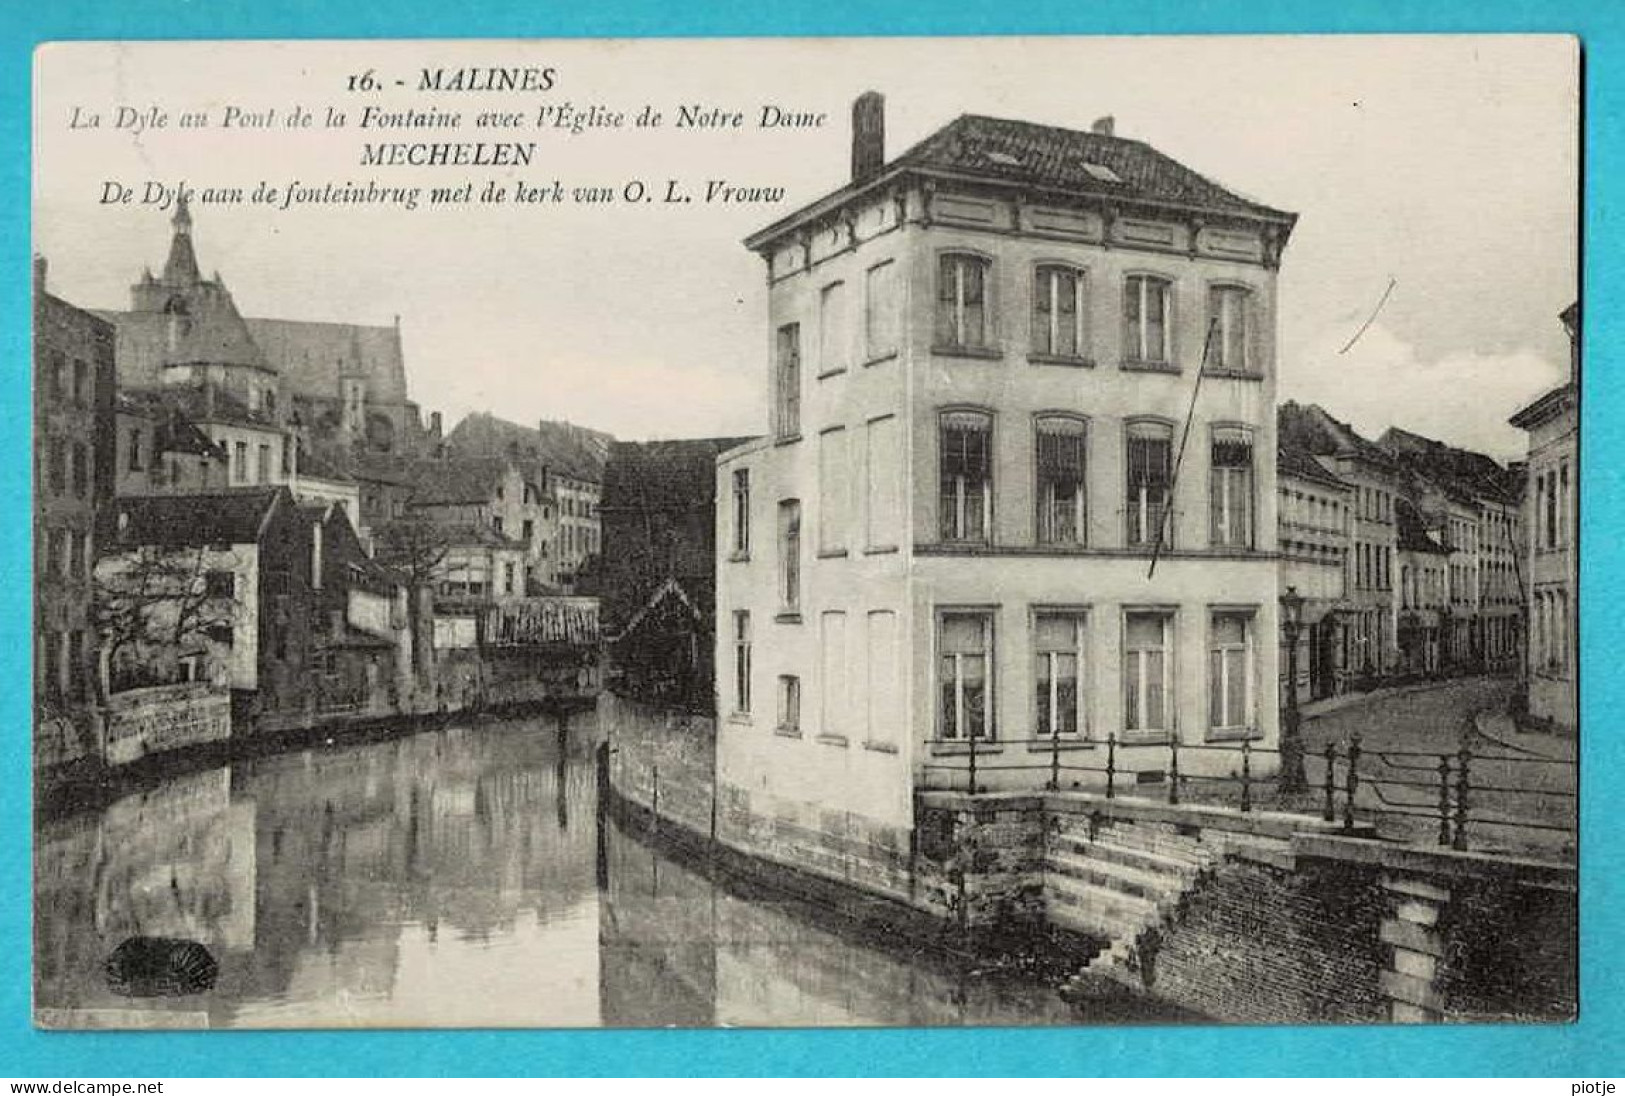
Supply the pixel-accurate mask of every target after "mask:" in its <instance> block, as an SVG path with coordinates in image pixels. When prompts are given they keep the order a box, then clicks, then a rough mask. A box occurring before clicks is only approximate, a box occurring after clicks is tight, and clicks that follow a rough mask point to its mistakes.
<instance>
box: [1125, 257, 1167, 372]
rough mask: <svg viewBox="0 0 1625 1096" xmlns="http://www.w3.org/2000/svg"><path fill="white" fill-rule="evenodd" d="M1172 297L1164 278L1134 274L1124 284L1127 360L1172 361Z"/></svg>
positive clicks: (1160, 362) (1158, 362) (1159, 362)
mask: <svg viewBox="0 0 1625 1096" xmlns="http://www.w3.org/2000/svg"><path fill="white" fill-rule="evenodd" d="M1171 297H1172V293H1171V286H1170V283H1169V282H1168V280H1167V279H1165V278H1157V277H1153V276H1151V275H1149V274H1131V275H1129V277H1128V278H1127V279H1125V280H1124V282H1123V358H1124V360H1126V361H1131V362H1151V363H1157V364H1162V363H1166V362H1168V361H1170V360H1171V359H1172V354H1171V352H1170V346H1169V343H1170V340H1169V338H1168V322H1169V312H1170V304H1171Z"/></svg>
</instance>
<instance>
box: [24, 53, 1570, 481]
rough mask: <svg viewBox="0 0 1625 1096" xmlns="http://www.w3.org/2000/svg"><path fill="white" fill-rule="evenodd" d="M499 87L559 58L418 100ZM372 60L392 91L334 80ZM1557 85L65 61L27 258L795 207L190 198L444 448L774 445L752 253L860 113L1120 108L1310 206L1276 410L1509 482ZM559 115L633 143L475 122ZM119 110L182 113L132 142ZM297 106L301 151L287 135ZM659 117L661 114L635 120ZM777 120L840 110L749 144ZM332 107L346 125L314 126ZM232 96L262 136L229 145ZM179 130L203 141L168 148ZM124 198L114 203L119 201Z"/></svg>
mask: <svg viewBox="0 0 1625 1096" xmlns="http://www.w3.org/2000/svg"><path fill="white" fill-rule="evenodd" d="M491 65H498V66H520V67H523V66H533V67H536V68H538V69H542V68H551V69H553V76H552V80H551V82H552V84H553V86H552V88H551V89H550V90H548V91H545V92H531V93H520V92H510V93H506V94H502V95H497V94H484V95H482V94H453V93H441V94H438V95H436V94H432V93H419V92H417V91H416V90H415V86H416V84H417V81H418V79H419V73H420V72H421V70H422V69H423V68H425V67H430V68H439V67H444V68H447V69H452V68H457V67H463V66H491ZM369 71H370V72H371V73H372V74H373V76H374V78H375V79H376V80H378V81H379V82H380V84H381V85H382V86H381V88H380V89H379V90H377V91H372V92H370V93H369V92H365V91H350V90H348V88H347V85H348V81H349V78H351V77H360V76H362V75H364V74H366V73H368V72H369ZM397 78H398V79H400V80H401V81H402V84H401V85H400V86H396V85H395V84H394V80H395V79H397ZM1577 81H1578V68H1577V51H1576V45H1575V42H1574V41H1573V39H1570V38H1566V37H1556V36H1552V37H1540V38H1530V37H1515V36H1480V37H1443V36H1432V37H1423V36H1414V37H1278V38H1234V37H1232V38H1106V39H1089V38H1045V39H1021V38H1004V39H890V40H879V39H867V40H864V39H826V40H804V41H786V40H717V41H693V40H686V41H602V42H582V41H546V40H539V41H527V42H468V41H459V42H444V43H436V42H398V43H364V44H356V43H311V42H298V43H234V44H195V43H143V44H124V45H112V44H97V43H84V44H80V43H74V44H65V45H53V46H48V47H45V48H44V49H43V50H42V51H41V52H40V53H39V54H38V57H37V61H36V71H35V88H36V116H35V121H36V126H35V182H34V210H35V241H34V243H35V250H36V252H38V253H41V254H44V255H45V256H46V257H47V258H48V260H49V262H50V284H51V289H52V291H53V292H54V293H56V294H58V295H59V296H62V297H64V298H66V299H67V300H70V301H72V302H74V303H76V304H79V305H82V306H85V307H94V308H122V307H127V302H128V296H129V286H130V284H131V283H132V282H133V281H135V280H136V279H137V278H138V277H139V276H140V273H141V271H142V269H143V268H145V267H151V268H153V269H154V270H157V269H160V268H161V267H162V264H163V260H164V256H165V254H166V253H167V250H168V245H169V235H170V226H169V222H168V218H169V213H170V211H169V210H168V209H160V208H159V207H158V206H157V205H156V204H154V205H142V204H141V197H142V196H143V193H144V190H145V184H146V183H148V182H149V181H157V182H163V183H167V184H171V185H173V184H174V183H175V182H177V181H180V180H185V181H186V182H187V183H188V184H190V185H192V186H194V187H198V188H202V187H206V186H215V187H231V186H237V187H242V188H244V193H245V195H247V194H249V193H251V191H252V189H253V188H254V187H255V186H256V185H257V184H258V183H259V182H260V181H262V180H263V181H264V182H265V183H267V184H268V185H270V186H273V187H278V188H286V186H287V184H288V182H289V181H291V180H298V181H300V182H301V183H302V184H305V185H308V184H309V183H311V182H316V183H318V184H319V183H322V182H327V181H333V182H336V183H339V182H345V181H349V182H354V183H362V182H365V181H366V180H367V179H368V178H374V179H377V180H378V181H379V182H380V183H386V184H390V185H407V186H411V185H418V186H422V187H424V188H425V189H426V188H428V187H430V186H435V185H447V184H451V183H455V182H460V181H462V179H464V178H470V179H473V180H476V181H477V182H480V181H483V180H484V179H486V178H496V179H498V180H500V181H502V182H504V183H506V184H512V183H514V182H516V181H525V182H527V183H529V184H531V185H535V186H540V185H547V184H549V183H551V182H552V181H553V180H555V179H556V180H558V181H559V182H560V183H561V184H562V185H563V186H564V187H565V188H566V189H567V190H568V189H570V188H573V187H575V186H583V185H590V186H605V187H610V188H612V189H616V190H619V189H620V188H621V187H623V186H624V185H625V184H626V183H627V182H629V181H631V180H634V179H636V180H641V181H644V182H645V183H646V185H649V186H651V187H652V188H653V189H655V191H656V192H661V191H663V188H664V186H665V180H667V179H677V180H679V185H681V186H683V187H685V188H688V189H691V190H693V191H695V192H696V193H699V192H701V191H703V188H704V187H705V186H706V184H707V183H708V182H710V181H712V180H726V181H728V182H730V183H735V184H745V185H768V186H782V187H783V188H784V190H785V198H784V201H783V202H782V203H781V204H778V205H749V204H746V205H731V204H725V203H706V202H705V201H703V200H700V199H696V201H694V202H692V203H690V204H687V205H667V204H665V203H660V202H655V203H632V204H628V203H625V202H621V201H617V202H613V203H609V204H577V203H573V202H566V203H562V204H525V205H516V204H513V203H511V202H509V203H504V204H500V205H482V204H480V203H478V202H477V201H475V202H470V203H467V204H456V205H446V206H442V207H439V208H428V207H426V206H420V208H418V209H417V210H415V211H405V210H402V209H400V208H398V207H392V206H385V205H377V206H328V207H321V206H312V205H295V206H293V207H292V208H289V209H277V208H272V207H268V206H265V205H255V204H252V203H245V204H242V205H217V204H199V203H197V202H194V204H193V216H194V221H195V238H196V247H197V253H198V258H199V262H200V264H201V265H202V267H203V269H204V270H205V271H206V272H208V271H218V272H219V273H220V274H221V275H222V276H223V277H224V279H225V281H226V283H227V285H228V286H229V287H230V289H231V291H232V293H233V295H234V296H235V298H236V301H237V303H238V306H239V308H240V309H241V310H242V311H243V312H244V313H245V314H246V315H251V316H270V317H279V318H286V319H305V320H328V321H340V322H355V323H377V324H387V323H391V322H394V318H395V317H396V316H399V317H400V321H399V322H400V325H401V331H402V339H403V345H404V349H405V355H406V363H407V370H408V378H409V383H410V386H411V392H412V396H413V398H414V399H415V400H416V401H417V402H418V403H419V404H420V405H421V406H422V407H423V409H424V411H425V413H427V412H429V411H435V410H438V411H441V412H443V413H444V414H445V417H446V422H447V425H448V427H449V426H450V425H451V424H452V423H453V422H455V421H456V420H458V419H460V418H461V417H462V416H463V415H464V414H466V413H468V412H471V411H490V412H492V413H494V414H497V415H500V416H502V417H505V418H509V419H513V420H515V421H521V422H525V421H531V420H535V419H538V418H549V419H568V420H570V421H574V422H577V423H581V424H583V425H587V426H593V427H596V428H599V429H604V430H608V431H610V432H611V433H613V434H615V435H617V436H619V437H623V438H654V437H684V436H721V435H736V434H749V433H759V432H761V431H762V430H763V429H764V428H765V422H766V382H767V370H766V367H765V363H766V361H767V354H768V352H769V334H768V325H767V313H766V285H765V280H764V275H763V265H762V262H761V260H760V259H759V258H757V257H756V256H755V255H753V254H751V253H750V252H749V251H747V250H746V249H745V248H744V247H743V245H742V243H741V241H742V240H743V238H744V237H745V236H747V235H748V234H750V233H751V232H752V231H754V230H755V229H758V228H760V227H763V226H764V225H766V224H769V223H771V222H772V221H774V220H777V219H778V218H779V217H781V216H783V215H785V214H787V213H789V212H791V211H793V210H794V209H796V208H799V207H800V206H801V205H803V204H805V203H807V202H809V201H812V200H814V199H816V198H818V197H820V196H822V195H823V194H825V193H827V192H829V191H831V190H833V189H835V188H837V187H838V186H840V185H841V184H842V183H843V182H844V181H845V178H846V175H847V167H848V148H849V139H850V137H849V130H848V123H847V119H848V117H849V111H850V104H851V101H852V100H853V99H854V98H855V97H856V96H857V95H858V94H860V93H862V92H863V91H866V90H871V89H873V90H877V91H880V92H882V93H883V94H884V95H885V96H886V139H887V154H888V157H890V156H892V155H896V154H897V153H899V152H901V151H902V150H904V149H905V148H907V147H908V146H909V145H911V144H913V143H914V142H915V141H917V140H919V139H921V138H923V137H925V136H926V135H928V134H929V133H931V132H932V131H934V130H935V129H937V128H939V127H940V126H942V125H944V124H946V123H947V122H949V121H951V120H952V119H953V118H954V117H956V116H957V115H959V114H961V113H979V114H992V115H998V116H1003V117H1010V118H1020V119H1025V120H1030V121H1035V122H1043V123H1047V124H1053V125H1059V126H1068V127H1074V128H1079V129H1084V128H1088V126H1089V125H1090V123H1091V122H1092V121H1093V120H1094V119H1096V118H1098V117H1100V116H1102V115H1107V114H1110V115H1112V116H1113V117H1114V118H1115V119H1116V132H1117V134H1118V135H1119V136H1124V137H1131V138H1134V139H1137V140H1142V141H1145V142H1147V143H1149V144H1151V145H1153V146H1154V147H1156V148H1158V149H1160V150H1161V151H1163V152H1165V153H1167V154H1168V155H1170V156H1172V157H1174V158H1175V159H1177V160H1180V161H1181V162H1183V163H1184V164H1186V165H1187V166H1189V167H1191V168H1193V169H1194V170H1196V171H1198V172H1200V173H1202V174H1204V175H1206V176H1208V177H1209V178H1212V179H1214V180H1215V181H1217V182H1219V183H1221V184H1223V185H1225V186H1226V187H1228V188H1229V189H1231V190H1233V191H1235V192H1237V193H1240V194H1243V195H1245V196H1247V197H1251V198H1254V199H1256V200H1259V201H1262V202H1265V203H1267V204H1269V205H1272V206H1274V207H1276V208H1279V209H1286V210H1291V211H1294V212H1296V213H1298V214H1299V218H1300V219H1299V222H1298V225H1297V228H1296V229H1295V231H1294V234H1293V237H1292V240H1291V242H1290V243H1289V245H1288V247H1287V249H1286V252H1285V255H1284V257H1283V261H1282V266H1281V272H1280V316H1279V325H1280V331H1279V335H1280V343H1279V346H1280V356H1279V364H1278V368H1279V372H1280V385H1279V393H1278V394H1279V398H1280V399H1282V400H1286V399H1296V400H1300V401H1311V402H1318V403H1320V404H1322V405H1323V406H1325V407H1326V408H1328V410H1330V411H1331V412H1332V413H1333V414H1335V415H1337V416H1338V417H1339V418H1343V419H1346V420H1349V421H1351V422H1352V423H1353V424H1354V425H1355V427H1356V428H1357V429H1359V430H1361V431H1362V432H1364V433H1367V434H1368V435H1370V436H1375V435H1377V434H1379V433H1381V431H1382V430H1383V429H1384V428H1386V427H1387V426H1389V425H1398V426H1401V427H1404V428H1406V429H1409V430H1413V431H1416V432H1419V433H1423V434H1427V435H1430V436H1434V437H1439V438H1443V439H1445V440H1448V441H1451V442H1453V443H1456V444H1460V445H1464V446H1467V447H1469V448H1475V449H1479V450H1482V451H1485V452H1489V453H1491V454H1492V455H1495V456H1497V457H1499V458H1501V459H1510V458H1515V457H1517V456H1518V455H1519V454H1520V453H1521V451H1522V450H1523V448H1524V445H1525V439H1524V435H1523V434H1522V433H1521V432H1520V431H1518V430H1516V429H1514V428H1512V427H1511V426H1509V425H1507V422H1506V419H1507V417H1508V416H1509V415H1511V414H1512V413H1513V412H1515V411H1516V410H1517V409H1518V408H1519V407H1521V406H1523V405H1524V404H1526V403H1528V402H1529V401H1530V400H1532V399H1533V398H1534V397H1536V396H1538V395H1539V394H1540V393H1542V392H1544V391H1545V390H1547V389H1548V388H1550V387H1552V386H1553V385H1555V384H1558V383H1561V382H1562V380H1563V379H1564V378H1565V377H1566V375H1567V368H1568V366H1567V362H1568V342H1567V337H1566V335H1565V333H1564V331H1563V328H1562V325H1561V324H1560V322H1559V320H1558V313H1559V312H1561V311H1562V310H1563V309H1564V308H1565V307H1567V306H1568V305H1569V304H1570V303H1571V302H1572V301H1573V300H1575V299H1576V297H1577V294H1578V290H1577V285H1576V278H1577V247H1578V243H1577V240H1578V237H1577V222H1578V193H1579V189H1578V187H1579V183H1578V179H1579V175H1578V172H1579V160H1578V90H1577V88H1578V82H1577ZM368 103H371V104H374V105H376V106H378V107H379V108H380V109H383V110H389V111H400V110H403V109H412V108H415V109H420V110H421V109H427V108H430V107H433V108H435V109H437V110H441V111H448V110H456V111H459V112H461V114H462V115H463V125H462V127H461V128H460V130H459V131H458V134H457V135H455V136H444V135H442V134H439V133H430V132H429V131H423V130H410V129H389V130H379V129H366V130H362V129H359V128H357V127H356V125H355V121H356V119H357V118H358V117H359V113H360V109H361V107H362V106H364V105H366V104H368ZM566 104H567V105H569V106H570V107H571V108H573V109H575V110H577V111H585V110H587V109H589V108H592V107H597V108H600V110H601V111H604V112H609V113H616V112H619V113H622V114H623V115H624V123H625V124H624V127H623V128H619V129H612V128H604V127H599V128H592V127H589V128H585V129H584V130H583V131H582V132H580V133H572V132H571V131H570V130H568V129H556V128H548V129H544V130H541V131H536V130H532V129H525V130H507V131H498V130H489V129H480V128H477V127H475V126H474V122H475V121H476V115H477V114H479V113H480V112H481V111H485V110H498V111H504V112H522V113H524V114H525V116H526V119H527V121H528V119H529V117H530V114H531V113H532V112H534V111H537V110H539V109H540V108H541V107H543V106H550V107H554V108H557V107H562V106H564V105H566ZM121 105H122V106H126V107H129V108H132V113H139V112H142V111H144V110H147V109H148V108H151V107H154V106H156V107H158V108H160V109H162V110H165V111H167V112H168V114H169V125H168V126H166V127H164V128H147V129H145V130H143V131H140V132H137V130H136V128H135V127H134V126H125V127H123V128H119V127H117V126H116V125H115V124H114V123H115V121H116V111H117V107H118V106H121ZM295 105H298V106H302V107H304V108H305V109H307V110H309V111H310V112H311V114H312V115H313V122H312V126H311V128H291V127H289V126H287V125H286V124H285V123H286V119H287V117H288V114H289V113H290V111H291V110H292V108H293V107H294V106H295ZM644 105H649V106H652V107H653V108H655V109H657V110H659V111H661V113H662V114H663V115H664V116H665V117H666V120H667V124H666V125H665V126H662V127H660V128H658V129H648V128H644V129H640V128H635V127H634V126H633V122H634V120H635V117H636V115H637V113H638V112H639V110H640V109H641V108H642V107H643V106H644ZM680 105H689V106H698V107H705V108H707V109H709V108H711V107H721V108H723V109H725V110H730V111H731V110H739V111H741V112H743V113H744V114H745V115H746V126H745V127H744V128H743V129H740V130H728V129H692V128H691V129H677V128H675V127H674V126H673V125H672V124H670V123H671V121H672V120H673V119H674V118H675V116H676V113H677V110H678V107H679V106H680ZM766 106H780V107H783V108H785V109H786V110H790V111H796V112H807V113H814V114H816V113H823V114H824V115H826V117H827V122H826V124H825V125H823V126H822V127H813V128H803V129H762V128H759V127H758V126H757V125H756V124H755V123H756V122H757V121H758V119H759V115H760V112H761V110H762V108H763V107H766ZM328 107H333V108H335V109H338V110H341V111H344V112H345V113H346V115H347V117H348V119H349V121H350V124H349V125H347V126H345V127H341V128H328V127H326V126H325V125H324V124H323V122H324V121H325V112H326V110H327V108H328ZM228 108H234V109H235V110H237V111H239V112H242V113H244V114H252V113H254V112H266V111H270V110H275V111H276V112H277V114H276V116H275V117H274V119H273V121H272V125H271V126H270V127H269V128H242V127H238V126H233V127H230V128H224V127H222V126H220V125H219V124H218V123H219V122H220V120H221V119H222V118H223V117H224V113H225V111H226V110H227V109H228ZM76 109H77V111H78V122H79V123H80V124H79V125H78V126H77V127H75V126H73V124H72V123H73V121H74V117H75V110H76ZM186 110H190V111H207V112H209V116H210V119H211V121H212V122H214V123H216V124H214V125H211V126H210V127H209V128H207V129H180V128H178V126H177V120H178V116H179V113H180V112H181V111H186ZM92 115H96V116H98V117H99V118H100V120H101V125H100V126H95V127H92V126H89V125H88V124H87V123H88V121H89V118H90V116H92ZM402 140H458V141H475V140H487V141H496V140H526V141H529V140H534V141H536V142H537V149H538V151H537V154H536V159H535V161H533V163H532V164H531V165H530V166H528V167H525V168H517V169H504V168H468V169H448V168H428V167H424V168H380V167H363V166H361V165H360V163H359V157H360V150H361V148H362V146H363V145H364V144H365V143H366V142H368V141H402ZM109 182H117V183H122V184H124V185H126V186H129V187H131V189H132V190H133V191H134V192H135V195H134V197H133V199H132V201H131V202H130V203H128V204H120V203H108V202H104V201H103V200H102V199H103V198H104V196H105V193H106V190H107V186H106V184H107V183H109ZM1390 284H1392V290H1391V292H1388V294H1387V299H1386V301H1384V300H1383V298H1384V293H1385V291H1388V289H1389V286H1390ZM1379 302H1383V303H1382V307H1381V308H1380V311H1377V312H1376V316H1375V319H1374V320H1371V322H1370V324H1369V327H1368V328H1367V329H1366V330H1365V331H1364V333H1363V334H1362V335H1360V337H1359V338H1358V339H1357V340H1356V341H1355V342H1354V344H1353V346H1352V347H1349V348H1348V349H1346V350H1345V347H1346V346H1347V344H1348V343H1349V342H1350V340H1351V339H1352V338H1353V337H1354V336H1355V334H1356V333H1357V332H1358V331H1359V330H1360V328H1361V326H1362V324H1365V323H1366V322H1367V321H1368V320H1370V318H1371V316H1372V314H1373V311H1374V310H1377V307H1378V304H1379Z"/></svg>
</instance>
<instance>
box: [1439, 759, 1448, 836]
mask: <svg viewBox="0 0 1625 1096" xmlns="http://www.w3.org/2000/svg"><path fill="white" fill-rule="evenodd" d="M1439 844H1441V845H1448V844H1450V755H1449V754H1440V755H1439Z"/></svg>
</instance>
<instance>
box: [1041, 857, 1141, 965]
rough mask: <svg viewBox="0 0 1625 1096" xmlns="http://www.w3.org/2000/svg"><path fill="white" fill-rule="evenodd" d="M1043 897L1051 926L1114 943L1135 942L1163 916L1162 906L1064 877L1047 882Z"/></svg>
mask: <svg viewBox="0 0 1625 1096" xmlns="http://www.w3.org/2000/svg"><path fill="white" fill-rule="evenodd" d="M1044 898H1045V908H1046V910H1047V911H1048V917H1049V920H1050V921H1051V922H1053V923H1054V924H1057V925H1059V926H1061V927H1062V928H1068V929H1072V930H1073V931H1076V932H1082V933H1085V934H1087V935H1091V936H1098V937H1102V938H1104V939H1107V940H1110V941H1113V942H1116V941H1118V940H1130V941H1132V940H1134V939H1136V938H1137V937H1138V936H1139V935H1140V933H1141V931H1143V930H1144V929H1145V927H1146V926H1147V925H1151V924H1155V923H1156V922H1157V921H1158V920H1160V919H1161V917H1162V909H1161V907H1160V906H1159V904H1158V903H1156V902H1154V901H1152V900H1150V899H1146V898H1136V897H1135V896H1133V895H1131V894H1125V893H1123V892H1122V891H1120V890H1115V889H1113V888H1111V887H1104V886H1097V885H1095V884H1092V883H1084V882H1081V881H1078V880H1073V879H1069V878H1066V877H1061V878H1059V879H1052V880H1050V881H1049V882H1047V883H1046V884H1045V888H1044ZM1096 961H1097V962H1098V960H1096ZM1091 966H1093V964H1091Z"/></svg>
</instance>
